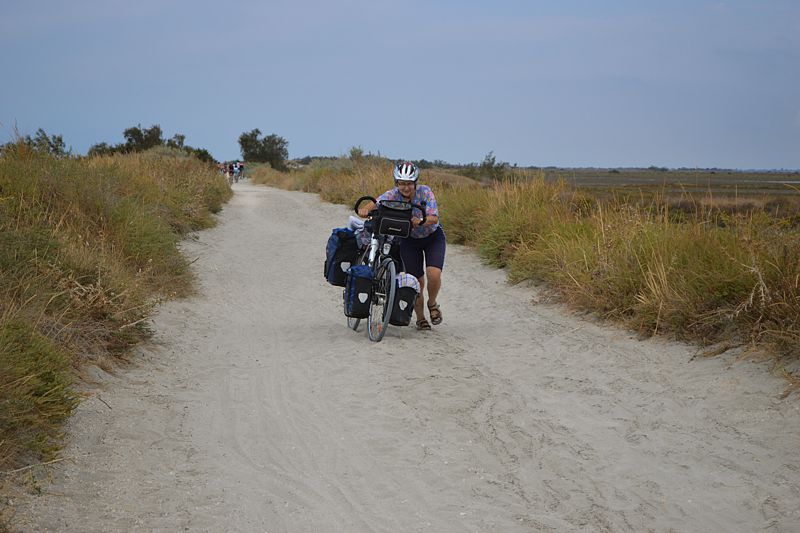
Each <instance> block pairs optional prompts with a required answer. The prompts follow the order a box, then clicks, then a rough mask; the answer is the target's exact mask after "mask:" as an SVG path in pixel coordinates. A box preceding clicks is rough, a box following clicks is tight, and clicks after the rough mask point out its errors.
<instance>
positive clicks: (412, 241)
mask: <svg viewBox="0 0 800 533" xmlns="http://www.w3.org/2000/svg"><path fill="white" fill-rule="evenodd" d="M392 175H393V176H394V184H395V188H394V189H390V190H388V191H386V192H385V193H383V194H382V195H380V196H379V197H378V201H381V200H393V201H404V202H411V203H414V204H418V205H425V215H426V218H425V225H424V226H420V225H419V223H420V222H421V221H422V213H421V212H420V211H419V210H418V209H416V208H414V211H413V213H412V218H411V224H412V226H413V228H412V229H411V234H410V236H409V237H408V238H407V239H401V240H400V256H401V257H402V259H403V263H404V264H405V268H406V272H408V273H409V274H411V275H413V276H416V278H417V279H418V280H419V287H420V295H419V298H417V302H416V304H415V305H414V313H415V314H416V316H417V329H422V330H429V329H431V323H433V325H438V324H441V322H442V310H441V309H440V308H439V302H438V300H437V299H436V298H437V296H438V295H439V289H441V287H442V269H443V268H444V255H445V249H446V248H447V240H446V239H445V235H444V230H443V229H442V226H441V225H439V206H438V204H437V203H436V198H435V197H434V195H433V191H432V190H431V188H430V187H428V186H427V185H418V184H417V180H418V179H419V168H418V167H417V165H415V164H414V163H409V162H403V163H398V164H397V165H395V167H394V171H393V172H392ZM423 203H424V204H423ZM374 208H375V204H373V203H372V202H366V203H365V204H363V205H362V206H361V207H360V208H359V210H358V214H359V215H360V216H362V217H366V216H367V215H368V214H369V212H370V211H371V210H372V209H374ZM426 276H427V286H428V305H427V308H428V312H429V313H430V317H431V321H430V322H428V320H427V319H426V318H425V307H426V306H425V298H424V289H425V285H426V283H425V281H426V279H425V278H426Z"/></svg>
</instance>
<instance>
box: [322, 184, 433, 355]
mask: <svg viewBox="0 0 800 533" xmlns="http://www.w3.org/2000/svg"><path fill="white" fill-rule="evenodd" d="M366 200H369V201H371V202H373V203H374V204H375V205H376V207H375V209H373V210H372V211H370V213H369V218H368V219H367V220H366V221H363V223H362V221H361V220H360V219H357V218H356V217H352V216H351V217H350V219H351V226H352V227H350V228H337V229H335V230H333V233H332V235H331V237H330V239H329V240H328V246H327V249H326V260H325V278H326V279H327V280H328V282H329V283H331V284H333V285H339V286H343V287H344V291H343V300H344V301H343V303H344V314H345V316H346V317H347V325H348V327H350V328H351V329H353V330H354V331H358V327H359V325H360V323H361V320H362V319H366V320H367V335H368V337H369V339H370V340H371V341H374V342H379V341H380V340H381V339H383V336H384V334H385V333H386V329H387V328H388V326H389V325H390V324H391V325H395V326H407V325H408V324H409V323H410V322H411V315H412V313H413V310H414V302H415V301H416V298H417V294H418V293H419V283H418V281H417V279H416V278H415V277H414V276H412V275H410V274H406V273H405V272H403V270H404V268H403V262H402V259H401V258H400V254H399V250H398V247H399V242H398V239H401V238H408V236H409V234H410V232H411V217H412V212H413V210H414V208H416V209H419V210H420V211H421V212H422V222H421V224H424V222H425V206H424V204H423V205H418V204H412V203H409V202H397V201H389V200H382V201H380V202H379V201H377V200H376V199H375V198H373V197H371V196H362V197H361V198H359V199H358V200H357V201H356V203H355V206H354V207H353V209H354V211H355V212H356V213H358V208H359V206H360V205H361V203H362V202H364V201H366Z"/></svg>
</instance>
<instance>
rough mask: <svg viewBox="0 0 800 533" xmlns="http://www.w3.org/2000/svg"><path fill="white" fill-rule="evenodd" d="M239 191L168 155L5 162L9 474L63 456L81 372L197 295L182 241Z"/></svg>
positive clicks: (2, 379)
mask: <svg viewBox="0 0 800 533" xmlns="http://www.w3.org/2000/svg"><path fill="white" fill-rule="evenodd" d="M230 194H231V193H230V188H229V187H228V186H227V185H226V184H225V182H224V180H223V178H222V177H220V176H219V174H218V173H217V172H216V171H215V170H214V169H213V168H212V167H209V166H208V165H206V164H203V163H201V162H200V161H198V160H196V159H193V158H188V157H178V156H176V155H175V154H172V153H165V152H163V151H162V152H150V153H143V154H136V155H116V156H109V157H98V158H91V159H85V158H84V159H54V158H52V157H47V156H41V155H38V154H36V153H33V152H30V151H28V150H27V149H26V148H25V146H24V145H19V146H17V149H16V150H11V151H9V152H8V153H7V154H6V155H4V156H3V157H0V400H1V401H0V471H2V472H9V471H12V470H14V469H18V468H20V467H23V466H25V465H27V464H31V463H34V462H38V461H47V460H50V459H52V458H53V457H54V454H56V453H57V450H58V448H59V445H60V442H61V423H62V422H63V421H64V420H65V419H66V418H67V417H68V416H69V414H70V413H71V411H72V409H73V408H74V407H75V405H76V403H77V401H78V398H77V396H76V393H75V391H74V389H73V388H72V383H73V381H74V380H75V376H76V373H77V372H78V371H79V369H80V366H81V364H82V363H85V362H86V361H87V360H93V361H95V362H97V363H99V364H103V361H108V360H109V359H108V358H109V357H114V356H115V355H118V354H121V353H123V352H124V351H125V350H126V349H127V348H129V347H130V346H132V345H133V344H135V343H137V342H139V341H140V340H141V339H142V338H143V337H144V336H146V334H147V329H146V318H147V317H148V314H149V313H150V311H151V309H152V308H153V306H154V304H155V302H156V301H157V299H158V298H162V297H171V296H176V295H180V294H184V293H186V292H187V291H188V290H189V289H190V287H191V276H190V273H189V269H188V264H187V260H186V259H185V258H184V257H183V256H182V255H181V254H180V252H179V250H178V248H177V244H178V241H179V239H180V236H181V235H182V234H185V233H186V232H188V231H191V230H195V229H201V228H205V227H209V226H211V225H213V223H214V220H213V218H212V213H214V212H216V211H218V210H219V209H220V208H221V206H222V203H223V202H225V201H226V200H227V198H228V197H229V195H230Z"/></svg>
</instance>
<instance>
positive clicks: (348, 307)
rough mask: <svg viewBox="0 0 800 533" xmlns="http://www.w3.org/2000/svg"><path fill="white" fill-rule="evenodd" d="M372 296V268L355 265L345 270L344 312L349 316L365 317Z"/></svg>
mask: <svg viewBox="0 0 800 533" xmlns="http://www.w3.org/2000/svg"><path fill="white" fill-rule="evenodd" d="M371 298H372V269H371V268H370V267H368V266H367V265H356V266H354V267H350V269H349V270H348V271H347V282H346V284H345V287H344V314H345V315H347V316H349V317H350V318H367V317H368V316H369V301H370V299H371Z"/></svg>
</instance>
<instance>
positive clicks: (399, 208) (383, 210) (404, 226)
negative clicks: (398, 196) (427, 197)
mask: <svg viewBox="0 0 800 533" xmlns="http://www.w3.org/2000/svg"><path fill="white" fill-rule="evenodd" d="M411 209H412V208H411V204H410V203H408V202H395V201H391V200H384V201H382V202H381V203H380V204H379V205H378V233H379V234H381V235H394V236H395V237H402V238H406V237H408V235H409V233H411Z"/></svg>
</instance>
